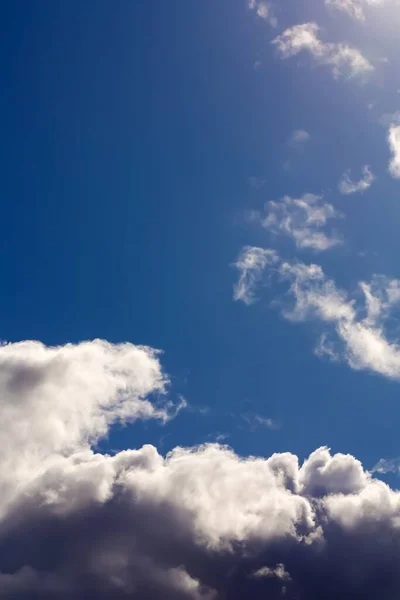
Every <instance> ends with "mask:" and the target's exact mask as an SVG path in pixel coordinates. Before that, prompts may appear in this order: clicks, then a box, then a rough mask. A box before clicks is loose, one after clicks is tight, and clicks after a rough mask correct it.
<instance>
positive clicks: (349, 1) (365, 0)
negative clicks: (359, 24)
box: [325, 0, 385, 21]
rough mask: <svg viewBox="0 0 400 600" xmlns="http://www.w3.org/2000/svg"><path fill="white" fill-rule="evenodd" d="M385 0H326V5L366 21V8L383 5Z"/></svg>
mask: <svg viewBox="0 0 400 600" xmlns="http://www.w3.org/2000/svg"><path fill="white" fill-rule="evenodd" d="M383 4H385V0H325V5H326V6H329V7H331V8H334V9H336V10H340V11H342V12H345V13H347V14H348V15H350V16H351V17H353V19H357V20H358V21H365V9H366V8H368V7H373V6H383Z"/></svg>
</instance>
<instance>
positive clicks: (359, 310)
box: [260, 258, 400, 380]
mask: <svg viewBox="0 0 400 600" xmlns="http://www.w3.org/2000/svg"><path fill="white" fill-rule="evenodd" d="M265 268H268V267H267V265H266V266H265ZM274 273H277V274H278V276H279V278H280V280H281V281H282V282H285V281H286V282H287V283H288V286H289V287H288V293H287V295H286V296H285V298H286V300H287V299H290V298H291V302H289V304H288V305H285V306H284V307H283V308H282V315H283V316H284V317H285V318H286V319H287V320H289V321H292V322H301V321H309V320H313V321H316V322H320V323H323V324H324V325H325V331H324V332H323V333H322V336H321V338H320V341H319V343H318V344H317V354H318V355H319V356H322V355H323V354H328V355H329V357H330V358H334V359H336V360H344V361H346V362H347V364H348V365H349V366H350V367H351V368H353V369H355V370H369V371H371V372H374V373H377V374H380V375H383V376H385V377H388V378H390V379H397V380H400V346H399V345H398V343H397V341H396V339H393V338H391V336H390V334H389V333H388V331H387V328H386V323H387V321H388V319H389V318H390V317H391V314H392V311H393V309H397V308H398V307H399V306H400V280H398V279H389V278H386V277H384V276H374V277H373V278H372V279H371V281H370V282H364V281H360V282H359V284H358V294H354V295H353V296H350V295H349V294H348V293H347V292H346V291H345V290H342V289H340V288H338V287H337V286H336V284H335V282H334V281H333V280H332V279H329V278H327V277H326V276H325V273H324V272H323V270H322V268H321V267H320V266H319V265H316V264H308V265H307V264H305V263H302V262H289V261H283V260H282V259H279V258H278V259H277V260H276V261H275V264H274ZM260 278H261V276H260ZM360 294H361V296H362V299H363V301H360V299H359V295H360ZM327 326H329V327H330V328H331V329H330V332H331V333H330V334H327V331H326V327H327Z"/></svg>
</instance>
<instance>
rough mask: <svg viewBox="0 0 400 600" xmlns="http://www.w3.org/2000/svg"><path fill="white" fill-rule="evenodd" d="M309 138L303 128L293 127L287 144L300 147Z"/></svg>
mask: <svg viewBox="0 0 400 600" xmlns="http://www.w3.org/2000/svg"><path fill="white" fill-rule="evenodd" d="M309 139H310V134H309V133H308V131H306V130H305V129H295V130H294V131H293V132H292V135H291V136H290V139H289V145H290V146H294V147H300V146H302V145H303V144H305V143H306V142H308V141H309Z"/></svg>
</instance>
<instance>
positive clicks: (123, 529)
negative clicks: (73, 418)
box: [0, 374, 400, 600]
mask: <svg viewBox="0 0 400 600" xmlns="http://www.w3.org/2000/svg"><path fill="white" fill-rule="evenodd" d="M82 376H83V374H82ZM83 377H84V376H83ZM84 381H85V380H84V378H83V379H82V383H84ZM59 386H61V387H62V383H61V382H60V381H59V382H58V383H57V384H56V385H54V386H53V388H52V389H53V392H55V393H56V394H58V393H59V392H60V389H59ZM83 387H84V388H85V386H83ZM85 389H86V388H85ZM26 393H27V394H29V386H27V387H26ZM82 398H83V402H84V396H81V399H82ZM36 399H37V400H38V396H37V390H36ZM33 404H34V403H33V402H32V403H28V405H29V406H30V407H32V405H33ZM27 413H29V411H27ZM53 414H54V413H53ZM27 417H28V414H27ZM63 418H64V417H63V413H61V414H60V415H59V420H61V421H62V420H63ZM19 441H21V440H19ZM25 443H28V447H26V446H25ZM29 444H30V442H29V434H27V436H26V437H25V438H24V439H23V440H22V443H21V444H20V445H19V452H20V453H21V454H29V448H30V445H29ZM81 445H83V446H85V449H83V450H78V451H76V450H74V449H71V450H70V451H65V452H64V454H62V455H60V454H58V453H57V452H55V453H54V451H53V449H52V448H51V447H50V446H48V447H46V448H47V451H46V452H45V453H44V454H43V455H42V456H41V457H36V462H35V468H34V469H33V471H32V472H31V473H30V476H29V477H27V478H26V479H23V480H20V481H19V484H18V488H17V493H16V497H15V498H14V500H13V502H12V504H10V505H9V506H8V507H7V511H6V514H4V515H3V516H2V517H1V518H0V525H1V527H0V548H1V550H2V552H1V553H0V595H1V597H2V598H4V599H5V600H11V599H12V600H23V599H25V598H33V597H34V598H37V599H38V600H42V599H43V600H45V599H47V598H50V597H51V598H65V600H72V599H76V600H84V599H86V598H101V599H102V600H123V599H125V598H128V597H129V598H132V599H133V600H139V599H140V600H144V599H146V600H147V599H150V598H164V599H165V600H220V599H221V598H224V599H225V600H234V599H235V598H238V597H244V598H253V599H255V600H261V598H270V599H271V600H279V599H280V598H282V596H283V595H286V596H287V597H288V598H289V599H293V598H299V597H304V598H307V599H308V600H319V599H320V598H323V597H325V594H324V592H325V591H326V590H329V594H330V595H331V596H332V597H335V598H342V599H344V600H349V599H350V598H354V597H355V596H357V597H359V598H363V597H374V598H375V597H380V594H381V591H382V589H384V590H385V595H384V597H385V598H387V599H388V600H389V598H395V597H397V596H398V592H399V590H400V576H399V573H398V561H399V559H400V555H399V548H400V531H399V528H398V515H399V510H400V493H399V492H397V491H394V490H392V489H390V487H388V486H387V485H386V484H385V483H383V482H382V481H379V480H378V479H375V478H372V477H371V475H370V474H369V473H368V472H367V471H365V470H364V469H363V467H362V465H361V463H360V462H359V461H358V460H357V459H356V458H355V457H353V456H351V455H345V454H335V455H332V454H331V453H330V451H329V450H328V448H325V447H322V448H319V449H317V450H316V451H315V452H313V453H312V454H311V455H310V456H309V457H308V458H307V459H306V460H305V461H304V462H303V463H300V462H299V459H298V457H297V456H295V455H293V454H290V453H282V454H273V455H272V456H270V457H269V458H262V457H260V458H256V457H249V458H242V457H240V456H238V455H237V454H235V452H233V451H232V450H231V449H229V448H227V447H226V446H220V445H218V444H207V445H204V446H200V447H195V448H175V449H174V450H173V451H172V452H170V453H169V454H168V455H167V456H166V457H163V456H161V455H160V454H159V453H158V452H157V450H156V449H155V448H154V447H153V446H149V445H146V446H143V447H142V448H140V449H138V450H126V451H122V452H120V453H118V454H116V455H115V456H104V455H100V454H95V453H93V451H92V450H90V449H89V448H88V447H86V446H87V445H86V441H85V439H84V438H82V440H81ZM32 464H33V463H32ZM1 472H2V475H3V476H4V477H5V476H7V477H8V478H9V480H10V482H11V481H12V482H13V481H14V479H15V476H14V473H13V472H12V471H11V470H9V469H4V467H2V471H1ZM354 548H357V552H356V553H354ZM376 548H379V552H378V553H377V552H376ZM382 574H383V577H384V579H382Z"/></svg>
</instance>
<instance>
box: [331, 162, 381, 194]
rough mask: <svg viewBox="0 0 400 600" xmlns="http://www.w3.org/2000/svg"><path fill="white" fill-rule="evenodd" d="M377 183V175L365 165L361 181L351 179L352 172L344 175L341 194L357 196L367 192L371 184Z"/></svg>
mask: <svg viewBox="0 0 400 600" xmlns="http://www.w3.org/2000/svg"><path fill="white" fill-rule="evenodd" d="M374 181H375V175H374V174H373V173H372V171H371V169H370V167H369V166H368V165H365V167H363V168H362V177H361V179H360V180H359V181H352V180H351V179H350V171H346V172H345V173H343V175H342V177H341V179H340V181H339V184H338V189H339V192H340V193H341V194H346V195H348V194H355V193H356V192H361V193H362V192H365V190H367V189H368V188H369V187H371V184H372V183H373V182H374Z"/></svg>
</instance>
